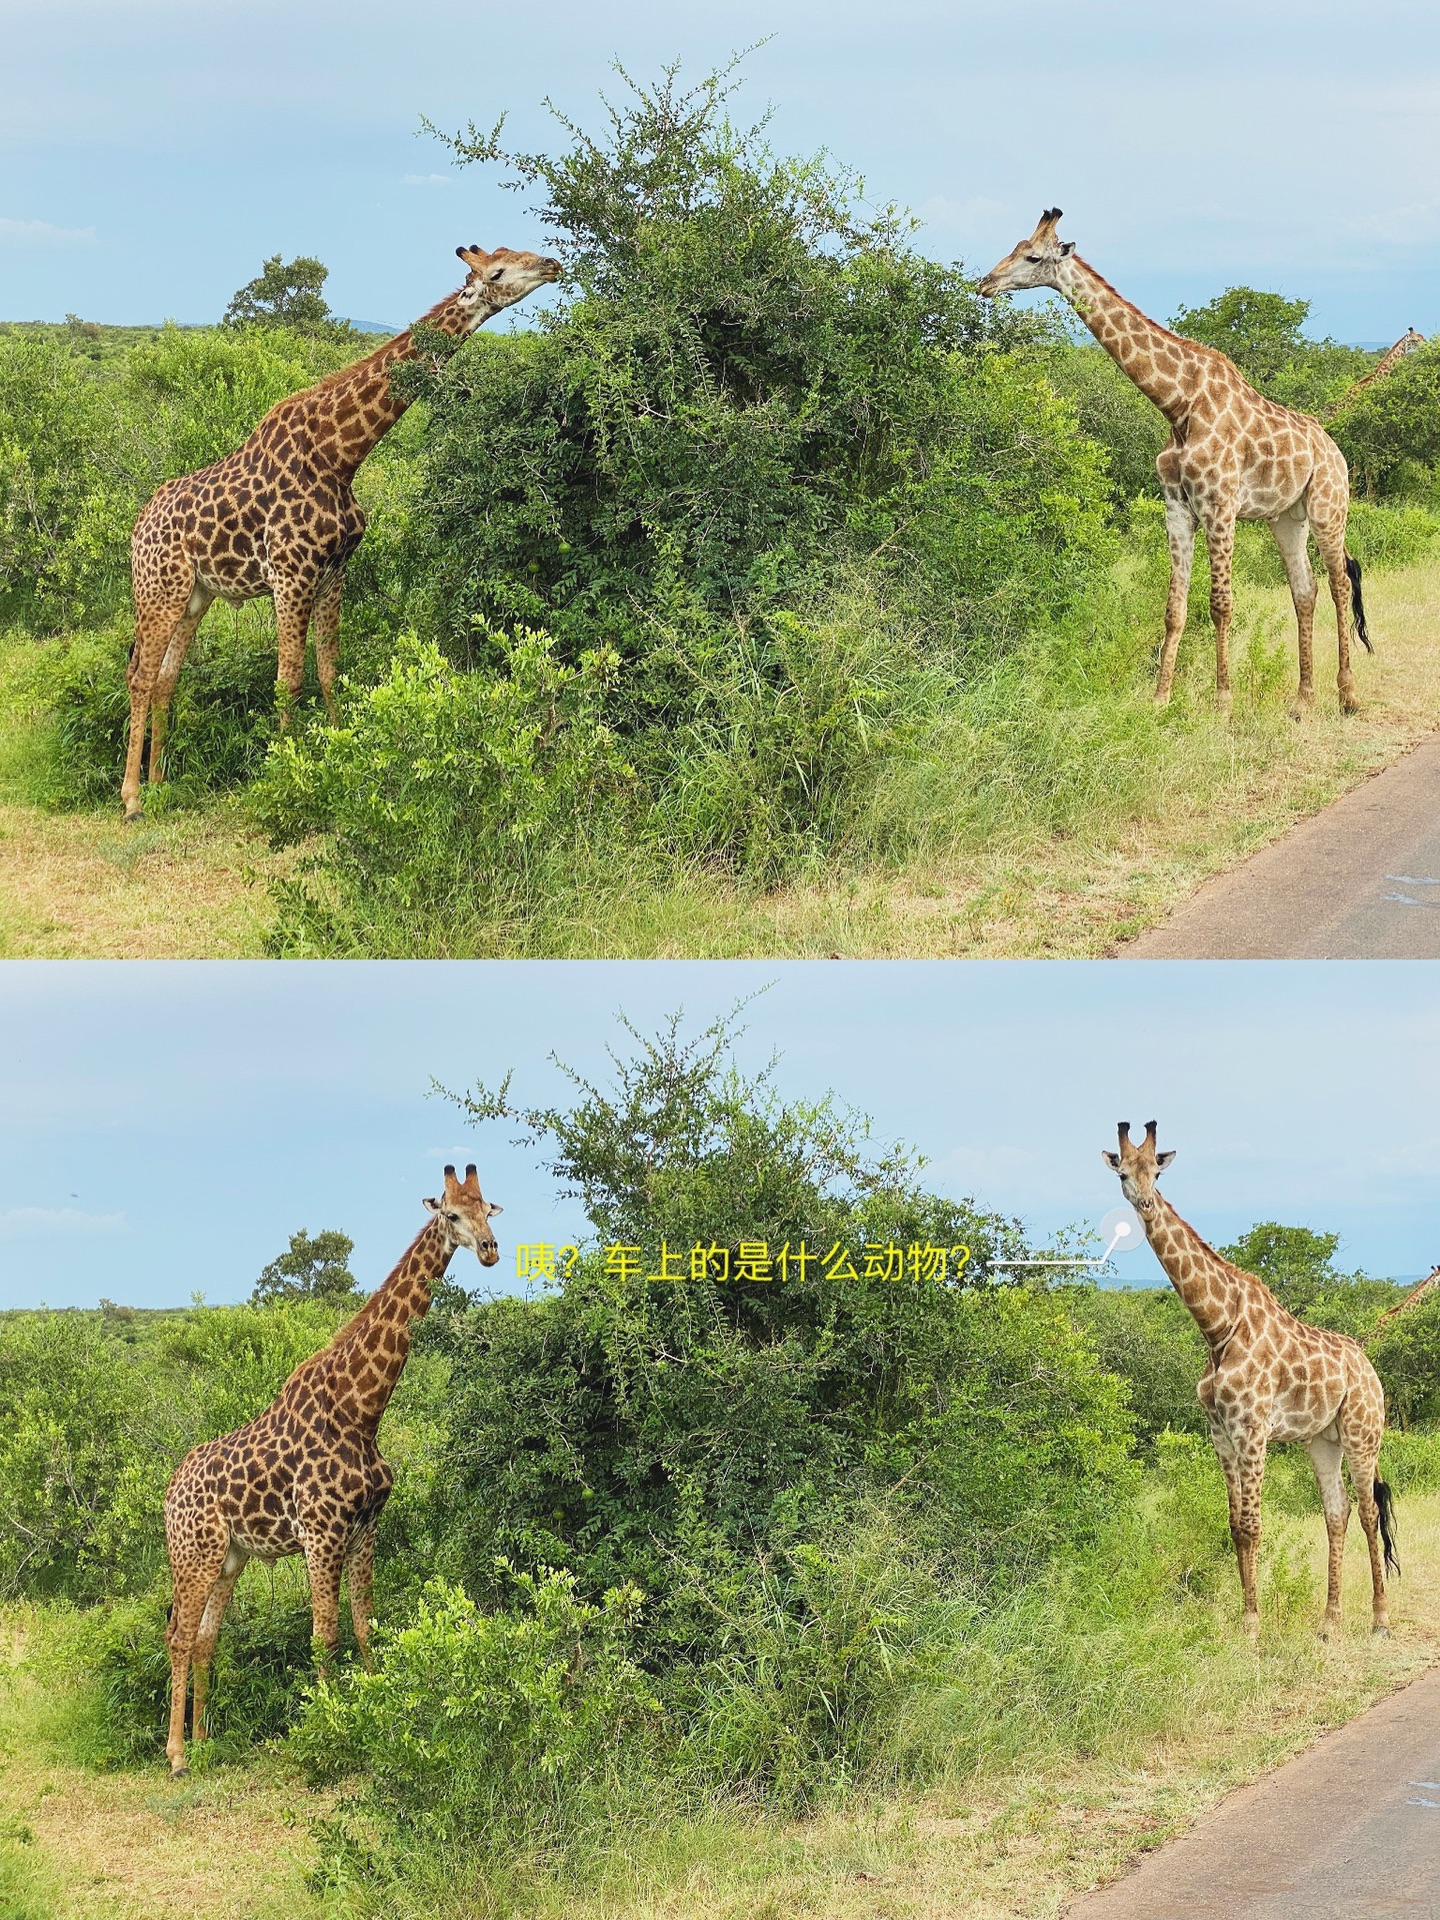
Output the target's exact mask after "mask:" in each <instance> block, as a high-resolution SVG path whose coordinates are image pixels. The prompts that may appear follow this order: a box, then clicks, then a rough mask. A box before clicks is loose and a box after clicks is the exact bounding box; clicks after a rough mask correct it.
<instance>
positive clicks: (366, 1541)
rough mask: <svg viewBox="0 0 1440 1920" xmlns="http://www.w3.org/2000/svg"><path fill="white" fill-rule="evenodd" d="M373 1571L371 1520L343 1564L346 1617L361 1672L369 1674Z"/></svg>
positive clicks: (373, 1539)
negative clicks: (347, 1604) (361, 1664)
mask: <svg viewBox="0 0 1440 1920" xmlns="http://www.w3.org/2000/svg"><path fill="white" fill-rule="evenodd" d="M374 1574H375V1525H374V1522H373V1521H372V1522H371V1524H370V1525H369V1526H367V1527H366V1528H365V1529H364V1531H363V1532H362V1533H361V1534H360V1536H359V1538H358V1539H357V1540H356V1542H355V1544H354V1546H352V1547H351V1549H350V1558H349V1560H348V1561H347V1563H346V1567H345V1579H346V1583H347V1584H348V1586H349V1588H350V1619H351V1623H352V1625H353V1626H354V1628H355V1640H356V1644H357V1645H358V1646H359V1648H360V1658H361V1659H362V1660H363V1661H364V1663H365V1671H366V1672H367V1673H373V1672H374V1670H375V1662H374V1661H373V1660H372V1659H371V1657H370V1628H371V1625H372V1624H373V1616H372V1614H371V1611H370V1592H371V1586H372V1582H373V1580H374Z"/></svg>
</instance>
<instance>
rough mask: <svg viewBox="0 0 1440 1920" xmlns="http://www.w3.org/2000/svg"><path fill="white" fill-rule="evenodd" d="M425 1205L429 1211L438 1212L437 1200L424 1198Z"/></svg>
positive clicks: (438, 1203)
mask: <svg viewBox="0 0 1440 1920" xmlns="http://www.w3.org/2000/svg"><path fill="white" fill-rule="evenodd" d="M425 1205H426V1208H427V1209H428V1210H429V1212H431V1213H438V1212H439V1211H440V1202H439V1201H438V1200H426V1202H425Z"/></svg>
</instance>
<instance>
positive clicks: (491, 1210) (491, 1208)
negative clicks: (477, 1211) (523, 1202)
mask: <svg viewBox="0 0 1440 1920" xmlns="http://www.w3.org/2000/svg"><path fill="white" fill-rule="evenodd" d="M504 1211H505V1209H504V1208H503V1207H497V1206H496V1204H495V1202H494V1201H493V1200H487V1201H486V1202H485V1218H486V1219H487V1220H493V1219H494V1218H495V1216H496V1214H497V1213H503V1212H504Z"/></svg>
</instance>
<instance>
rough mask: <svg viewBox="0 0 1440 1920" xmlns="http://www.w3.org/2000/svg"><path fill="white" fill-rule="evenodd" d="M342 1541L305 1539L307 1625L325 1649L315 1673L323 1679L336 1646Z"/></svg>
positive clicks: (330, 1537)
mask: <svg viewBox="0 0 1440 1920" xmlns="http://www.w3.org/2000/svg"><path fill="white" fill-rule="evenodd" d="M345 1544H346V1543H345V1540H344V1537H343V1536H338V1535H335V1534H332V1533H312V1534H307V1535H306V1536H305V1571H306V1573H307V1574H308V1575H309V1577H310V1624H311V1631H312V1632H313V1634H314V1636H315V1638H316V1639H317V1640H318V1641H320V1642H321V1644H322V1645H323V1646H324V1648H325V1652H324V1654H323V1655H322V1656H321V1658H320V1662H319V1673H320V1678H321V1679H322V1680H323V1679H325V1678H327V1677H328V1675H329V1672H330V1662H331V1661H332V1660H333V1659H334V1658H335V1653H336V1649H337V1648H338V1647H339V1645H340V1574H341V1571H342V1570H343V1568H344V1565H345Z"/></svg>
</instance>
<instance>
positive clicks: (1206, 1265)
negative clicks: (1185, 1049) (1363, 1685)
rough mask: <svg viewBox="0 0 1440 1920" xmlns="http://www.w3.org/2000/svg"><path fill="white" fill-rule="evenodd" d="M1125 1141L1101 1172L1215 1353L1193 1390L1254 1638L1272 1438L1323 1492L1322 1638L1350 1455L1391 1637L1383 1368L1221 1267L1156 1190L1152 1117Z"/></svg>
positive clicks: (1340, 1542) (1327, 1626)
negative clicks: (1293, 1454) (1296, 1450)
mask: <svg viewBox="0 0 1440 1920" xmlns="http://www.w3.org/2000/svg"><path fill="white" fill-rule="evenodd" d="M1119 1137H1120V1151H1119V1152H1118V1153H1108V1152H1107V1153H1105V1154H1104V1156H1103V1157H1104V1160H1105V1163H1106V1165H1107V1166H1109V1167H1110V1168H1111V1169H1112V1170H1113V1171H1114V1172H1116V1173H1118V1174H1119V1176H1120V1188H1121V1191H1122V1192H1123V1194H1124V1195H1125V1198H1126V1199H1127V1200H1128V1201H1129V1202H1130V1204H1131V1206H1132V1207H1133V1208H1134V1209H1135V1211H1136V1213H1137V1214H1138V1215H1139V1216H1140V1222H1141V1225H1142V1226H1143V1227H1144V1229H1145V1236H1146V1238H1147V1239H1148V1240H1149V1242H1150V1245H1151V1246H1152V1248H1153V1249H1154V1251H1155V1257H1156V1259H1158V1260H1159V1262H1160V1264H1161V1266H1162V1267H1163V1268H1164V1269H1165V1272H1166V1275H1167V1276H1168V1278H1169V1281H1170V1284H1171V1286H1173V1287H1174V1289H1175V1291H1176V1292H1177V1293H1178V1294H1179V1296H1180V1298H1181V1299H1182V1300H1183V1301H1184V1302H1185V1305H1186V1306H1187V1307H1188V1308H1189V1309H1190V1312H1191V1314H1192V1316H1193V1317H1194V1320H1195V1324H1196V1325H1197V1326H1198V1327H1199V1329H1200V1331H1201V1333H1202V1334H1204V1336H1205V1343H1206V1345H1207V1346H1208V1347H1209V1349H1210V1362H1209V1365H1208V1366H1207V1367H1206V1369H1205V1371H1204V1373H1203V1374H1202V1375H1201V1377H1200V1381H1199V1384H1198V1385H1197V1387H1196V1389H1195V1392H1196V1395H1197V1397H1198V1398H1199V1401H1200V1404H1201V1406H1202V1407H1203V1408H1204V1409H1205V1414H1206V1418H1207V1419H1208V1420H1209V1422H1210V1438H1211V1441H1212V1442H1213V1444H1214V1447H1215V1452H1216V1454H1217V1455H1218V1456H1219V1460H1220V1465H1221V1468H1222V1470H1223V1471H1224V1474H1225V1486H1226V1491H1227V1493H1228V1494H1229V1500H1230V1537H1231V1539H1232V1540H1233V1541H1234V1543H1235V1556H1236V1559H1237V1561H1238V1563H1239V1569H1240V1588H1241V1593H1242V1595H1243V1597H1244V1609H1245V1614H1244V1625H1245V1631H1246V1633H1248V1634H1250V1635H1251V1636H1252V1637H1254V1636H1255V1635H1256V1634H1258V1633H1259V1631H1260V1611H1259V1604H1258V1601H1257V1598H1256V1586H1255V1562H1256V1558H1257V1555H1258V1552H1259V1547H1260V1491H1261V1486H1262V1484H1263V1482H1264V1479H1265V1452H1266V1448H1267V1447H1268V1446H1269V1443H1270V1442H1271V1441H1272V1440H1298V1441H1300V1442H1301V1444H1302V1445H1303V1446H1304V1448H1305V1450H1306V1451H1307V1453H1308V1454H1309V1455H1310V1464H1311V1466H1312V1467H1313V1468H1314V1469H1315V1478H1316V1480H1317V1481H1318V1482H1319V1486H1320V1498H1321V1501H1322V1502H1323V1504H1324V1508H1325V1529H1326V1532H1327V1534H1328V1536H1329V1541H1330V1569H1329V1583H1328V1588H1327V1592H1326V1599H1325V1618H1324V1621H1323V1623H1322V1625H1321V1628H1320V1634H1321V1638H1322V1639H1324V1638H1327V1637H1328V1636H1329V1635H1330V1634H1331V1633H1338V1631H1339V1629H1340V1575H1341V1570H1342V1567H1343V1564H1344V1557H1345V1528H1346V1526H1347V1524H1348V1522H1349V1519H1350V1501H1349V1499H1348V1497H1347V1495H1346V1492H1345V1482H1344V1478H1343V1476H1342V1474H1341V1470H1340V1467H1341V1460H1342V1458H1343V1460H1344V1461H1345V1463H1346V1465H1348V1467H1349V1469H1350V1482H1351V1485H1352V1486H1353V1487H1354V1489H1355V1497H1356V1502H1357V1504H1358V1506H1359V1508H1360V1524H1361V1526H1362V1527H1363V1528H1364V1530H1365V1539H1366V1543H1367V1545H1368V1546H1369V1549H1370V1575H1371V1581H1372V1584H1373V1590H1374V1600H1373V1607H1372V1612H1371V1626H1372V1629H1373V1631H1374V1632H1376V1633H1382V1634H1383V1633H1388V1632H1389V1630H1390V1617H1389V1611H1388V1603H1387V1601H1386V1596H1385V1572H1386V1569H1387V1568H1388V1569H1391V1570H1393V1571H1394V1572H1396V1573H1398V1572H1399V1570H1400V1569H1399V1565H1398V1563H1397V1561H1396V1559H1395V1547H1394V1516H1393V1503H1392V1498H1391V1493H1390V1489H1389V1488H1388V1487H1387V1486H1386V1484H1385V1482H1384V1481H1383V1480H1381V1479H1380V1478H1379V1477H1378V1474H1377V1471H1376V1469H1377V1465H1378V1462H1379V1455H1380V1442H1381V1438H1382V1436H1383V1434H1384V1431H1385V1391H1384V1388H1383V1387H1382V1386H1381V1385H1380V1380H1379V1377H1378V1375H1377V1374H1376V1372H1375V1369H1374V1368H1373V1367H1372V1366H1371V1364H1370V1362H1369V1360H1368V1359H1367V1358H1366V1356H1365V1352H1364V1349H1363V1348H1362V1347H1361V1345H1360V1342H1359V1341H1358V1340H1352V1339H1351V1338H1350V1336H1349V1335H1348V1334H1344V1333H1331V1332H1328V1331H1327V1330H1326V1329H1325V1328H1323V1327H1312V1326H1308V1325H1307V1324H1306V1323H1305V1322H1304V1321H1303V1320H1297V1319H1296V1318H1295V1316H1294V1314H1293V1313H1288V1312H1287V1311H1286V1309H1285V1308H1284V1307H1282V1306H1281V1304H1280V1302H1279V1301H1278V1300H1277V1299H1276V1298H1275V1296H1274V1294H1273V1293H1272V1292H1271V1291H1270V1289H1269V1288H1268V1287H1267V1286H1266V1285H1265V1284H1264V1282H1263V1281H1261V1280H1257V1279H1256V1278H1255V1276H1254V1275H1253V1274H1250V1273H1244V1272H1242V1271H1241V1269H1240V1268H1239V1267H1232V1266H1231V1264H1230V1262H1229V1261H1228V1260H1222V1259H1221V1257H1220V1255H1219V1254H1218V1253H1216V1252H1215V1250H1214V1248H1213V1247H1208V1246H1207V1245H1206V1244H1205V1242H1204V1241H1203V1240H1202V1239H1201V1238H1200V1236H1199V1234H1198V1233H1196V1231H1195V1229H1194V1228H1193V1227H1192V1226H1190V1225H1189V1224H1188V1223H1187V1222H1186V1221H1184V1220H1182V1219H1181V1218H1180V1216H1179V1214H1178V1213H1176V1212H1175V1210H1174V1208H1173V1207H1172V1206H1171V1205H1170V1204H1169V1202H1168V1201H1166V1200H1163V1199H1162V1198H1161V1197H1160V1194H1159V1193H1158V1192H1157V1191H1156V1186H1155V1182H1156V1180H1157V1179H1158V1177H1159V1175H1160V1174H1161V1173H1162V1172H1163V1171H1164V1169H1165V1168H1166V1167H1168V1166H1169V1165H1170V1163H1171V1161H1172V1160H1173V1159H1174V1158H1175V1155H1174V1153H1173V1152H1170V1153H1157V1152H1156V1150H1155V1122H1154V1121H1153V1120H1150V1121H1147V1123H1146V1127H1145V1138H1144V1139H1143V1140H1142V1141H1141V1142H1140V1143H1139V1145H1138V1146H1137V1145H1136V1143H1135V1142H1134V1141H1133V1140H1132V1139H1131V1138H1130V1126H1129V1122H1128V1121H1124V1120H1122V1121H1121V1122H1120V1126H1119ZM1382 1544H1383V1549H1384V1554H1383V1560H1382V1554H1381V1549H1382Z"/></svg>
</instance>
